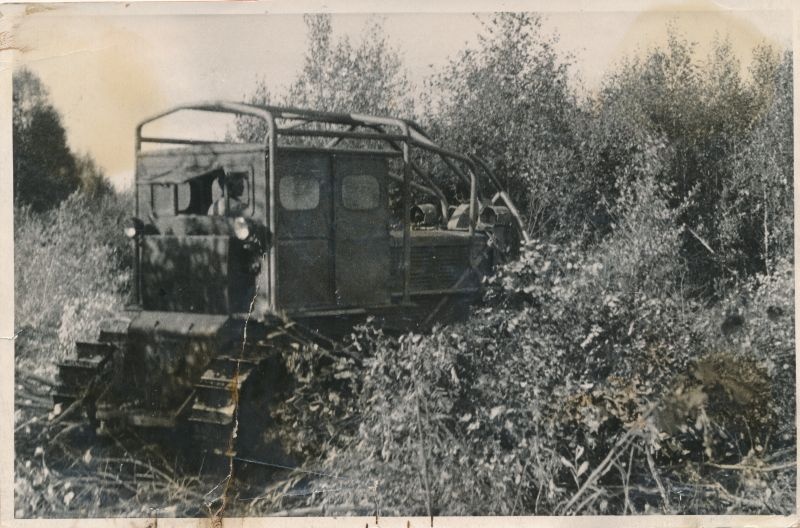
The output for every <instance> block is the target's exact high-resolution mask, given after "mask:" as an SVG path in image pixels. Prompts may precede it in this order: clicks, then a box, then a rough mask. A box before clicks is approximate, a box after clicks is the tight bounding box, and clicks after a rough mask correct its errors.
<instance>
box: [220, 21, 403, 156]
mask: <svg viewBox="0 0 800 528" xmlns="http://www.w3.org/2000/svg"><path fill="white" fill-rule="evenodd" d="M304 20H305V23H306V27H307V28H308V37H307V42H308V44H307V51H306V54H305V59H304V62H303V67H302V69H301V70H300V74H299V75H298V76H297V78H296V79H295V80H294V81H293V82H292V84H291V85H290V86H289V87H288V90H287V93H286V95H284V96H281V97H275V96H274V95H273V94H272V93H271V92H270V90H269V89H268V88H267V86H266V83H265V81H263V80H261V81H259V83H258V85H257V87H256V90H255V91H254V92H253V94H251V95H250V97H248V101H249V102H251V103H254V104H277V105H286V106H295V107H306V108H313V109H316V110H324V111H328V112H347V113H350V112H360V113H370V114H377V115H399V116H407V117H411V116H412V115H413V111H414V105H413V99H412V98H411V95H410V83H409V81H408V77H407V74H406V72H405V70H404V68H403V64H402V60H401V57H400V53H399V51H398V50H397V49H396V48H395V47H393V46H392V44H391V42H390V41H389V39H388V38H387V37H386V35H385V33H384V29H383V23H382V21H381V20H380V19H377V18H371V19H370V20H369V21H368V22H367V24H366V26H365V27H364V29H363V31H362V33H361V35H360V36H359V38H358V39H357V40H356V41H355V42H354V41H353V40H352V39H351V38H350V37H348V36H342V37H338V38H337V37H336V36H335V35H334V33H333V23H332V20H331V17H330V15H322V14H321V15H306V16H305V18H304ZM236 129H237V130H236V135H237V136H238V137H239V138H240V139H243V140H247V141H257V140H260V139H261V138H263V137H264V134H265V133H266V130H265V129H264V128H263V124H259V123H258V122H256V121H254V120H252V119H247V118H243V119H240V120H239V121H238V123H237V127H236Z"/></svg>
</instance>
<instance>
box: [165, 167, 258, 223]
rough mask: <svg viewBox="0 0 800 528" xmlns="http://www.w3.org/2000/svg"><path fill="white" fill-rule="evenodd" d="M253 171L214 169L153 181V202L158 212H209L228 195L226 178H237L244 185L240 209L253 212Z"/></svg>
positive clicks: (196, 213)
mask: <svg viewBox="0 0 800 528" xmlns="http://www.w3.org/2000/svg"><path fill="white" fill-rule="evenodd" d="M252 174H253V173H252V171H223V170H222V169H217V170H213V171H211V172H207V173H205V174H202V175H199V176H196V177H194V178H192V179H190V180H188V181H185V182H183V183H155V184H152V185H150V204H151V207H152V211H153V213H154V214H155V215H156V216H174V215H206V214H208V211H209V208H210V207H211V206H212V205H213V204H215V203H216V202H217V201H221V200H224V199H225V196H224V191H223V183H221V182H223V181H224V180H225V179H226V178H230V179H231V180H233V179H236V180H238V181H239V182H240V185H241V194H239V195H238V196H237V197H236V198H235V199H236V200H237V201H238V202H239V207H238V211H239V214H241V213H242V212H247V213H250V212H252V201H253V200H252V197H253V190H252Z"/></svg>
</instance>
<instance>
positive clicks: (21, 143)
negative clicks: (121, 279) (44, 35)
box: [12, 67, 114, 212]
mask: <svg viewBox="0 0 800 528" xmlns="http://www.w3.org/2000/svg"><path fill="white" fill-rule="evenodd" d="M12 90H13V92H12V99H13V115H12V142H13V155H14V204H15V205H16V206H25V205H27V206H30V208H31V209H32V210H33V211H38V212H41V211H46V210H48V209H52V208H53V207H55V206H57V205H58V204H60V203H61V202H62V201H63V200H64V199H66V198H67V197H68V196H69V195H71V194H72V193H74V192H76V191H80V192H82V193H83V194H85V195H86V196H88V197H90V198H99V197H101V196H105V195H110V194H113V192H114V189H113V187H112V186H111V184H110V182H109V181H108V179H107V178H106V176H105V174H104V173H103V171H102V169H101V168H100V167H98V166H97V164H96V163H95V161H94V159H93V158H92V156H91V155H89V154H86V153H76V152H74V151H73V150H72V149H70V147H69V143H68V140H67V133H66V130H65V129H64V126H63V124H62V122H61V115H60V114H59V112H58V110H56V108H55V107H54V106H53V105H52V103H51V102H50V99H49V94H48V92H47V88H46V87H45V86H44V85H43V84H42V82H41V80H40V79H39V78H38V77H37V76H36V74H34V73H33V72H32V71H30V70H29V69H27V68H24V67H22V68H19V69H16V70H15V71H14V73H13V81H12Z"/></svg>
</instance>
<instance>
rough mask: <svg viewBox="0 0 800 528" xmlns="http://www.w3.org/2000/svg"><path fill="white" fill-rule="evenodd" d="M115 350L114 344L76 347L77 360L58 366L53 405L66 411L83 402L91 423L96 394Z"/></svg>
mask: <svg viewBox="0 0 800 528" xmlns="http://www.w3.org/2000/svg"><path fill="white" fill-rule="evenodd" d="M114 350H115V347H114V345H113V344H111V343H101V342H97V341H91V342H90V341H78V342H76V343H75V358H74V359H65V360H64V361H61V362H60V363H58V364H57V367H58V383H57V384H56V386H55V387H54V388H53V390H52V392H51V397H52V398H53V403H54V404H61V406H62V408H63V409H66V408H67V407H69V406H71V405H72V404H73V403H75V402H77V401H79V400H82V404H83V407H84V410H85V411H86V412H87V415H88V417H89V418H90V419H93V414H94V398H95V397H96V396H97V395H96V394H95V392H96V391H97V389H98V388H99V387H100V385H101V384H100V383H99V380H100V379H101V378H102V376H103V374H104V370H105V366H106V363H107V362H108V360H109V358H110V357H111V355H112V354H113V352H114Z"/></svg>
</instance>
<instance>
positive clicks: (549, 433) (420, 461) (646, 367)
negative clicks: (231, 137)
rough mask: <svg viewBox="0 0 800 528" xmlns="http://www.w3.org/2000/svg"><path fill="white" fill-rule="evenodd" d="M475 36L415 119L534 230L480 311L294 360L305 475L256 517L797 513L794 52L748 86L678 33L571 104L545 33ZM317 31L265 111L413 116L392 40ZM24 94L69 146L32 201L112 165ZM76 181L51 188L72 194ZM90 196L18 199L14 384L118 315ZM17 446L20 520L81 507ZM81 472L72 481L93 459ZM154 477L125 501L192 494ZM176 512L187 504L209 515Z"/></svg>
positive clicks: (293, 422)
mask: <svg viewBox="0 0 800 528" xmlns="http://www.w3.org/2000/svg"><path fill="white" fill-rule="evenodd" d="M484 23H485V31H484V35H483V36H482V37H481V39H480V40H479V41H478V43H477V44H476V45H475V46H474V47H472V48H470V49H465V50H464V51H463V52H462V53H460V54H459V55H458V56H457V57H455V58H454V59H453V60H452V61H451V62H450V63H449V64H448V65H447V66H446V67H444V68H443V69H442V70H441V71H440V72H438V73H437V74H436V75H434V76H433V77H432V78H431V79H430V80H429V82H428V83H427V84H426V86H425V88H424V90H423V92H424V95H423V97H422V100H421V105H420V107H421V108H422V109H423V110H422V112H421V113H422V115H420V116H416V118H417V120H418V121H421V122H423V124H424V125H425V126H426V127H427V128H429V129H430V130H431V131H432V133H433V135H434V136H436V137H437V139H439V140H441V142H443V143H445V144H448V145H450V146H452V147H454V148H457V149H462V150H464V151H466V152H469V153H475V154H478V155H480V156H481V157H483V158H485V159H486V161H487V162H488V163H489V164H490V165H491V166H492V168H493V169H494V170H495V171H496V172H497V173H498V174H499V175H500V177H501V180H502V181H503V183H505V184H506V185H507V186H508V188H509V189H510V190H511V194H512V196H513V197H514V198H515V200H517V202H518V205H519V206H520V208H521V209H522V212H523V216H524V217H525V219H526V221H527V222H528V230H529V232H530V233H531V234H532V235H534V236H535V238H536V240H535V242H533V243H531V244H530V245H528V246H527V247H525V248H523V250H522V254H521V257H520V258H519V260H517V261H514V262H511V263H508V264H506V265H505V266H503V267H502V268H500V269H498V270H497V272H496V274H495V275H493V276H492V277H490V278H487V280H486V284H485V296H484V298H483V302H482V303H481V304H480V305H479V306H476V307H475V308H474V309H473V312H472V315H471V317H470V318H469V319H468V320H467V321H464V322H461V323H457V324H452V325H449V326H446V327H438V328H436V329H435V331H434V332H432V333H429V334H425V335H420V334H408V335H399V336H398V335H387V334H385V333H384V332H383V331H382V330H381V329H380V328H376V327H374V326H373V325H372V324H367V325H365V326H363V327H359V328H357V329H354V332H353V334H352V336H350V338H349V339H348V340H347V342H346V343H344V344H343V345H342V350H341V351H340V352H343V353H341V354H327V353H326V354H322V351H320V350H319V349H304V348H298V349H296V350H292V351H287V354H286V363H287V368H288V369H289V371H290V372H291V373H292V375H293V377H294V380H295V383H296V388H295V392H294V393H293V394H292V396H291V397H290V398H288V399H287V400H286V401H284V402H282V403H281V404H280V405H279V407H278V409H277V413H276V416H275V418H276V419H277V420H278V422H279V423H281V424H282V428H281V430H280V431H279V432H278V433H277V434H279V435H280V437H281V438H282V440H283V443H284V446H286V448H287V449H288V450H289V451H290V452H291V453H290V454H291V455H293V456H295V457H296V459H297V460H305V464H304V465H303V467H301V468H299V469H298V471H296V472H295V473H294V474H293V475H292V476H291V477H290V478H288V479H286V480H282V481H280V482H277V483H271V484H270V486H269V487H268V488H267V489H265V490H259V491H260V492H259V493H257V494H256V495H257V496H258V499H257V500H255V501H252V502H247V503H244V502H243V504H246V506H242V508H244V509H247V512H248V513H267V512H274V511H275V510H278V509H281V510H282V509H287V508H293V507H310V508H316V507H325V508H338V510H336V511H345V512H348V511H349V512H361V513H370V514H371V513H374V512H375V511H376V510H377V511H378V512H379V513H380V515H387V514H391V513H396V514H403V515H408V514H419V515H455V514H509V515H510V514H532V513H538V514H575V513H579V514H586V513H608V514H621V513H644V512H663V513H747V512H751V513H780V514H785V513H789V512H793V511H794V509H795V503H794V501H795V496H796V492H795V490H796V482H795V480H796V462H795V459H794V457H795V445H796V433H795V424H796V419H795V359H794V349H795V347H794V283H793V236H794V234H793V179H792V178H793V177H792V167H793V150H792V145H793V128H792V104H793V103H792V90H793V86H792V75H793V74H792V56H791V53H789V52H778V51H776V50H774V49H772V48H769V47H766V46H763V47H759V48H757V49H756V50H755V52H754V59H753V61H752V64H751V66H750V69H749V71H748V72H747V73H743V72H742V70H741V67H740V65H739V64H738V59H737V58H736V56H735V54H734V53H733V51H732V49H731V47H730V45H729V44H728V43H727V42H726V41H725V40H724V39H719V40H717V41H716V42H715V43H714V45H713V46H712V52H711V54H710V55H709V56H708V57H701V56H699V55H698V53H697V51H696V48H695V46H694V45H693V44H692V43H690V42H689V41H688V40H687V39H686V38H685V37H683V36H682V35H681V34H680V33H679V32H677V31H675V30H672V31H671V34H670V38H669V40H668V42H667V44H666V45H665V46H663V47H660V48H653V49H650V50H647V51H646V52H645V53H643V54H641V55H639V56H635V57H630V58H629V59H628V60H626V61H625V62H623V63H622V64H620V65H618V66H617V67H615V68H614V69H612V70H611V71H609V72H608V74H607V75H606V78H605V80H604V83H603V86H602V87H601V89H600V90H599V91H598V92H597V93H594V94H592V95H590V96H581V97H579V96H578V95H577V94H578V92H577V90H576V88H575V86H574V84H573V83H572V81H571V79H572V77H571V76H570V68H571V60H572V59H571V58H570V57H564V56H562V55H560V54H559V52H558V51H557V50H558V46H557V41H556V40H555V38H554V37H549V36H547V35H545V34H544V32H543V29H542V20H541V19H540V18H539V17H537V16H535V15H529V14H500V15H496V16H493V17H488V18H486V19H484ZM307 25H308V28H309V50H308V52H307V55H306V58H305V62H304V64H303V67H302V69H301V70H300V73H299V75H298V77H297V79H296V80H295V82H294V83H292V84H291V85H290V86H289V87H288V88H287V94H286V95H283V96H273V95H272V94H270V93H269V91H268V90H267V89H266V83H261V84H260V86H259V88H258V90H256V92H255V93H254V94H252V96H251V97H250V100H251V101H253V102H257V103H268V102H274V103H279V104H280V103H286V104H291V105H295V106H311V107H317V108H322V109H326V110H334V111H362V112H371V113H377V114H393V115H401V116H406V117H414V116H413V108H414V106H413V104H412V102H411V100H412V99H411V97H410V92H411V90H412V89H413V87H412V86H411V85H410V83H409V81H408V79H407V76H406V74H405V72H404V69H403V65H402V60H401V56H400V54H399V52H398V51H397V50H396V49H395V48H394V47H393V46H392V44H391V43H390V42H389V41H388V39H387V38H386V37H385V35H384V34H383V32H382V30H381V26H380V24H379V23H370V24H369V25H368V26H367V29H366V30H365V33H364V35H363V37H362V38H361V39H360V40H359V41H357V42H354V41H351V40H350V39H347V38H335V36H334V33H333V27H332V24H331V19H330V18H329V17H325V16H314V17H309V18H307ZM19 78H20V79H27V80H26V81H25V84H24V87H25V88H24V90H22V89H21V90H20V91H19V93H20V94H23V93H27V92H26V90H27V91H28V92H30V93H31V95H25V96H24V97H23V96H20V97H19V98H18V97H17V90H16V80H15V103H16V102H19V106H18V107H15V109H17V108H18V109H19V111H20V113H19V116H18V115H17V113H15V122H14V123H15V142H16V138H17V136H16V134H18V133H19V134H22V133H23V132H18V130H19V131H25V130H30V129H32V128H36V127H34V126H33V125H32V124H31V122H32V121H33V117H35V116H36V115H37V112H38V110H35V109H36V108H40V109H42V108H43V109H44V110H47V109H50V110H47V111H44V110H42V111H43V112H44V114H46V116H47V120H49V121H47V122H49V123H50V125H49V126H50V127H51V129H52V131H53V134H52V135H51V136H50V137H49V138H48V141H51V140H52V141H55V144H56V145H55V146H52V148H53V149H54V150H52V152H54V153H56V154H58V155H55V154H54V155H53V156H51V157H50V158H47V159H48V160H50V161H49V162H52V163H58V164H60V165H59V166H58V167H49V166H48V167H44V168H37V169H35V170H34V169H33V168H29V167H27V166H26V167H22V166H21V165H20V167H21V168H20V169H19V170H20V172H19V174H18V177H17V184H18V185H19V186H20V187H19V188H20V189H24V188H25V187H24V186H25V185H33V183H35V182H39V181H44V180H37V179H36V178H45V177H47V178H56V177H57V175H58V174H62V175H68V174H72V172H70V171H74V170H76V169H75V167H80V166H81V163H83V166H84V167H85V170H84V171H83V172H92V171H94V172H95V173H98V172H99V171H97V169H96V168H92V167H93V165H92V164H91V160H88V159H83V161H81V160H80V159H79V160H77V161H76V160H75V158H72V157H71V154H70V155H68V154H69V152H68V150H65V147H64V142H63V141H62V139H63V138H64V133H63V128H60V125H59V123H58V119H57V114H56V113H55V112H54V111H52V108H51V107H49V106H48V104H47V103H46V99H44V98H43V96H42V95H41V94H43V93H44V90H43V88H42V87H41V86H40V85H39V84H38V83H36V82H33V81H32V80H31V76H30V75H27V74H24V75H21V76H20V77H19ZM20 82H22V81H20ZM36 94H39V95H36ZM24 101H28V102H30V101H34V102H35V104H31V103H25V104H24V105H23V104H22V103H23V102H24ZM37 101H38V102H37ZM26 105H27V106H26ZM37 119H38V118H37ZM18 125H19V126H18ZM37 126H39V125H37ZM258 126H259V125H258V124H257V123H255V122H251V121H248V120H246V119H243V120H241V121H239V123H238V126H237V130H236V131H234V132H233V133H234V134H235V135H237V136H238V137H239V138H240V139H254V138H256V137H259V136H260V134H263V132H264V131H263V130H260V129H258V128H257V127H258ZM25 127H28V128H25ZM24 133H28V132H24ZM31 134H32V135H30V136H24V137H30V138H34V137H37V136H36V134H35V133H31ZM20 137H23V136H20ZM31 141H32V140H28V139H23V141H21V142H20V146H19V149H21V150H19V153H20V154H19V155H20V159H19V163H23V162H24V163H33V161H34V160H35V158H31V157H30V156H29V157H25V155H24V153H25V152H27V151H25V150H23V149H33V148H41V149H44V148H48V149H49V148H51V146H48V145H50V144H49V143H47V142H45V141H43V142H42V143H41V145H36V144H34V143H31ZM16 148H17V146H16V145H15V149H16ZM17 152H18V151H17V150H15V170H16V168H17V165H16V164H17V163H18V160H17ZM59 153H60V154H59ZM70 159H72V160H73V161H69V160H70ZM26 160H27V161H26ZM58 160H61V161H58ZM31 167H33V165H31ZM26 171H28V172H26ZM31 171H33V172H31ZM64 171H66V172H64ZM29 174H30V175H31V176H29ZM435 176H436V177H438V178H440V179H441V183H442V185H443V187H445V188H446V189H448V192H450V193H451V194H453V196H455V195H456V194H457V190H456V188H455V185H454V183H453V182H451V181H448V180H446V179H445V177H444V176H443V175H441V174H438V173H436V174H435ZM70 178H71V177H66V176H65V181H66V183H64V182H61V183H59V184H58V185H55V186H53V187H52V188H53V189H58V188H60V187H59V185H62V184H63V185H65V186H66V187H65V189H68V190H69V189H74V188H76V184H75V182H74V179H70ZM32 182H33V183H32ZM36 185H39V183H36ZM91 188H92V187H91V186H89V185H84V186H83V187H82V189H83V191H84V192H83V193H82V195H73V196H71V197H70V198H68V199H66V200H64V201H63V202H62V203H61V205H59V206H58V207H55V208H53V209H52V210H50V211H47V212H44V213H42V212H39V211H40V210H42V209H47V208H49V207H51V206H52V204H53V203H55V202H57V201H58V200H62V199H63V198H64V197H63V196H61V195H58V197H57V199H56V198H53V199H52V200H49V199H48V200H49V201H48V203H47V204H34V203H32V201H30V200H28V199H26V198H24V196H25V195H24V192H26V191H23V190H19V191H16V190H15V192H18V194H17V199H18V203H19V204H24V203H29V204H31V205H29V206H22V205H19V206H18V207H17V209H15V218H16V223H15V244H16V246H15V247H16V261H15V273H16V277H15V281H16V290H15V295H16V299H15V300H16V313H17V327H18V330H21V333H20V335H19V338H18V341H17V366H18V367H24V368H25V369H27V370H29V371H32V372H40V373H44V374H45V375H46V374H49V373H50V372H49V371H47V369H45V368H44V367H43V364H42V358H44V359H46V360H47V364H50V361H51V360H52V359H53V357H52V356H54V355H55V356H58V355H60V354H62V353H63V352H64V351H65V347H66V346H67V344H68V343H71V342H72V341H73V340H74V339H75V338H78V337H91V335H88V334H91V333H92V332H93V331H94V328H90V326H91V324H88V325H87V324H86V321H89V322H91V321H97V320H98V319H99V318H100V317H101V316H102V315H104V314H107V313H110V312H112V311H113V310H115V309H117V308H118V307H119V306H120V305H121V304H122V302H123V301H122V299H123V296H124V293H125V290H126V288H127V284H126V278H125V277H126V275H125V273H126V266H127V265H128V263H127V261H126V255H128V252H127V250H126V248H125V247H124V240H123V239H121V237H119V236H118V233H119V231H120V229H119V222H120V220H121V218H122V217H121V215H122V214H123V211H126V207H127V204H126V202H125V200H126V199H124V198H112V197H107V198H105V199H103V200H97V199H91V198H89V197H87V196H86V195H88V194H91V192H90V189H91ZM15 189H17V187H16V186H15ZM66 192H67V191H66V190H65V191H64V193H66ZM100 194H102V193H100ZM52 262H58V264H59V265H58V266H57V267H51V266H50V263H52ZM84 333H85V334H87V335H84ZM60 344H63V345H64V347H61V346H60ZM42 350H48V351H49V350H55V351H57V352H56V353H48V354H42V353H41V351H42ZM323 356H324V357H323ZM30 401H31V402H33V404H35V403H36V400H35V398H34V397H32V399H31V400H30ZM17 413H18V416H17V418H18V421H19V420H20V417H21V416H23V413H22V410H20V409H18V410H17ZM25 418H26V419H27V415H25ZM22 427H23V428H24V427H28V425H27V424H23V426H22ZM23 431H24V429H23ZM18 445H20V444H18ZM27 448H29V451H30V453H29V454H31V455H32V458H29V460H28V462H31V460H33V465H31V464H28V465H23V463H22V460H23V459H22V458H20V461H19V462H18V464H17V475H18V480H17V485H18V497H21V498H22V499H20V501H18V507H19V508H22V509H23V513H26V514H30V512H32V511H33V512H35V511H36V510H37V508H44V507H47V508H50V509H51V510H52V511H54V512H60V511H61V510H59V508H60V507H62V506H61V503H63V504H64V506H63V507H64V508H67V509H72V510H73V511H74V509H75V508H77V507H78V506H76V504H77V503H79V502H80V501H78V500H76V501H75V502H74V503H72V506H71V505H70V502H71V500H72V498H70V500H66V497H68V496H69V494H68V493H67V495H64V493H66V489H65V490H64V493H62V494H61V495H59V491H58V489H54V488H53V480H52V478H49V477H48V476H47V473H43V471H42V468H44V470H47V467H46V466H45V460H44V455H41V453H39V454H36V455H33V453H34V449H35V446H34V444H30V445H25V444H23V449H27ZM37 453H38V452H37ZM40 455H41V456H40ZM37 457H38V458H37ZM39 458H41V461H40V460H39ZM73 458H74V457H73ZM85 458H86V457H85V456H84V458H83V460H84V462H85V463H83V462H80V457H78V459H76V462H75V464H74V465H75V466H76V467H81V468H83V470H84V472H85V473H87V474H88V473H89V472H93V473H92V475H94V474H95V473H94V472H97V471H100V470H101V469H102V468H100V466H97V465H96V464H97V462H90V461H86V460H85ZM89 458H90V459H91V457H89ZM40 462H41V463H40ZM92 464H95V465H94V466H93V465H92ZM130 465H131V464H129V465H128V466H130ZM39 466H41V467H39ZM128 466H126V467H128ZM158 467H159V468H160V469H159V470H158V471H159V472H161V473H158V472H156V471H155V470H153V467H152V466H151V467H150V472H149V473H147V479H146V480H142V481H141V482H139V481H136V482H135V483H134V484H133V486H134V488H133V491H130V490H128V491H126V492H124V493H128V492H130V494H132V495H130V494H129V495H128V496H135V497H138V498H139V499H140V503H141V504H142V505H145V504H147V503H148V500H149V499H154V498H155V497H158V500H159V501H162V502H163V501H164V500H166V501H170V500H172V499H170V497H173V498H175V500H172V502H171V504H173V505H175V504H178V503H180V501H181V500H193V501H198V500H200V499H199V498H198V496H197V493H189V492H188V491H187V484H186V481H183V480H180V479H177V478H173V476H172V475H173V474H172V473H171V471H172V469H171V468H169V464H164V465H163V466H158ZM167 470H169V471H167ZM132 473H133V475H137V473H136V471H132ZM159 474H160V475H161V476H159ZM164 475H167V477H166V478H165V477H164ZM84 476H85V475H84ZM108 482H112V483H113V481H108ZM154 483H158V486H157V487H154V485H155V484H154ZM124 484H126V485H128V486H131V484H130V483H129V482H125V483H124ZM192 485H193V486H197V485H198V483H197V482H195V481H192ZM114 486H117V487H118V488H119V490H118V491H119V492H120V493H123V491H122V487H123V484H120V483H119V482H116V484H114ZM109 487H113V486H109ZM156 489H157V491H153V490H156ZM147 490H149V491H147ZM170 490H172V491H170ZM79 493H81V494H83V495H82V496H86V497H93V498H94V500H96V501H97V502H96V504H94V505H93V508H94V510H91V511H90V512H89V514H93V513H94V512H96V511H99V512H102V511H105V510H104V508H105V509H106V510H107V509H108V507H107V506H103V504H102V502H103V501H108V500H109V499H108V497H107V496H106V495H103V493H101V492H99V491H98V490H97V489H94V488H91V487H90V486H87V487H84V488H81V491H80V492H79ZM149 493H150V494H149ZM170 493H172V494H171V495H170ZM101 495H102V496H103V497H106V498H105V499H100V498H98V497H100V496H101ZM74 496H75V495H74V494H73V495H72V497H74ZM165 497H166V498H165ZM176 497H177V498H176ZM87 500H88V499H87ZM154 500H155V499H154ZM26 501H31V503H32V504H31V505H29V504H27V502H26ZM47 501H50V502H49V503H47V504H44V503H45V502H47ZM81 504H82V505H83V506H80V507H81V508H85V507H86V501H85V500H84V501H83V502H81ZM181 504H182V505H181V506H180V507H179V506H174V507H175V508H178V509H177V510H174V511H177V512H179V513H180V512H185V511H189V512H191V511H193V510H192V509H191V507H185V506H186V505H185V504H183V503H181ZM193 506H194V507H195V508H196V507H197V505H196V504H194V505H193ZM142 508H144V506H142ZM305 511H308V510H305ZM327 511H332V510H327ZM81 512H82V513H81V514H84V513H86V512H85V510H81ZM145 513H146V512H145Z"/></svg>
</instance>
